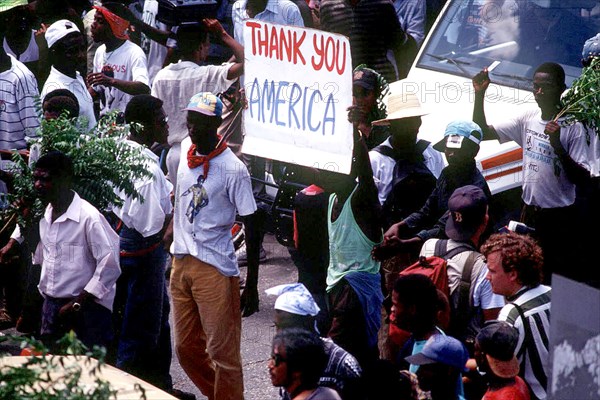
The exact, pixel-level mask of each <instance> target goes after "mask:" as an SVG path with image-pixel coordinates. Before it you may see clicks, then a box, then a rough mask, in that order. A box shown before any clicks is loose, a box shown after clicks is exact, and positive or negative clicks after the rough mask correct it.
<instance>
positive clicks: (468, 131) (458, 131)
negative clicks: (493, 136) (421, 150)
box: [433, 120, 483, 152]
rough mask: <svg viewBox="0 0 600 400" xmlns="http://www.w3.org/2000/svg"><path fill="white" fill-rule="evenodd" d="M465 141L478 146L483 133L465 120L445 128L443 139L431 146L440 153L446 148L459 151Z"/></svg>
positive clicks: (471, 122)
mask: <svg viewBox="0 0 600 400" xmlns="http://www.w3.org/2000/svg"><path fill="white" fill-rule="evenodd" d="M465 139H468V140H470V141H471V142H473V143H474V144H476V145H477V146H479V143H481V140H482V139H483V132H482V131H481V128H480V127H479V125H477V124H476V123H475V122H473V121H467V120H456V121H452V122H450V123H449V124H448V126H447V127H446V132H444V138H443V139H442V140H440V141H439V142H437V143H436V144H435V145H433V148H434V149H436V150H437V151H441V152H443V151H444V150H445V149H446V148H450V149H460V148H461V147H462V145H463V141H464V140H465Z"/></svg>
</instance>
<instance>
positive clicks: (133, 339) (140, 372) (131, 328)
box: [114, 227, 172, 390]
mask: <svg viewBox="0 0 600 400" xmlns="http://www.w3.org/2000/svg"><path fill="white" fill-rule="evenodd" d="M119 236H120V248H121V276H120V277H119V279H118V281H117V294H116V298H115V307H114V308H115V327H116V330H117V331H118V348H117V362H116V365H117V367H118V368H121V369H123V370H124V371H127V372H129V373H131V374H133V375H136V376H137V377H139V378H141V379H144V380H146V381H148V382H149V383H151V384H153V385H155V386H157V387H159V388H161V389H165V390H170V389H171V388H172V381H171V376H170V374H169V369H170V366H171V356H172V349H171V333H170V327H169V309H170V307H169V298H168V294H167V287H166V281H165V263H166V258H167V254H166V252H165V250H164V248H163V246H162V243H160V238H158V237H157V235H155V236H154V237H151V238H144V237H142V235H140V234H139V233H138V232H136V231H135V230H133V229H129V228H127V227H123V229H122V230H121V231H120V234H119ZM157 244H158V245H157ZM148 249H152V250H151V251H147V250H148ZM124 253H126V254H124ZM136 254H137V255H136Z"/></svg>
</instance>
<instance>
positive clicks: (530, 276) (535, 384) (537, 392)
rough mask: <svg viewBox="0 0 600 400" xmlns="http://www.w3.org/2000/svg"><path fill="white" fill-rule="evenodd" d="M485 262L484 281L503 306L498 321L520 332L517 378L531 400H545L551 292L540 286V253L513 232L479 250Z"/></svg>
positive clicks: (527, 239) (532, 242) (493, 238)
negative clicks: (501, 298)
mask: <svg viewBox="0 0 600 400" xmlns="http://www.w3.org/2000/svg"><path fill="white" fill-rule="evenodd" d="M481 253H482V254H483V255H484V256H485V257H486V258H487V264H488V275H487V279H488V280H489V281H490V283H491V284H492V290H493V292H494V293H496V294H500V295H502V296H504V297H505V299H506V305H505V306H504V307H503V308H502V310H501V311H500V315H499V316H498V320H500V321H506V322H508V323H509V324H511V325H513V326H514V327H515V328H517V330H518V331H519V341H518V343H517V348H516V349H515V355H516V356H517V359H518V360H519V363H520V372H519V376H521V378H523V380H525V383H527V386H528V387H529V390H530V394H531V398H532V399H545V398H546V387H547V384H548V372H549V353H548V337H549V334H550V299H551V297H550V292H551V289H550V287H549V286H545V285H542V284H541V283H542V278H543V274H542V266H543V263H544V259H543V257H542V249H541V248H540V246H539V245H538V244H537V242H536V241H535V240H534V239H532V238H531V237H529V236H525V235H519V234H516V233H514V232H509V233H503V234H495V235H492V236H491V237H490V238H489V239H488V240H487V242H485V243H484V244H483V246H482V247H481Z"/></svg>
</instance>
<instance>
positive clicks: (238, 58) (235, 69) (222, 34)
mask: <svg viewBox="0 0 600 400" xmlns="http://www.w3.org/2000/svg"><path fill="white" fill-rule="evenodd" d="M202 23H203V24H204V26H206V29H207V30H208V31H209V32H211V33H213V34H214V35H215V36H218V37H219V38H220V39H221V41H222V42H223V44H225V45H226V46H227V47H229V48H230V49H231V50H232V51H233V58H234V59H235V64H233V65H232V66H231V68H229V71H228V72H227V79H229V80H233V79H236V78H239V77H240V75H242V74H243V73H244V47H243V46H242V45H241V44H239V43H238V42H237V41H236V40H235V39H234V38H232V37H231V35H229V34H228V33H227V31H226V30H225V29H224V28H223V26H222V25H221V23H220V22H219V21H217V20H216V19H212V18H205V19H203V20H202Z"/></svg>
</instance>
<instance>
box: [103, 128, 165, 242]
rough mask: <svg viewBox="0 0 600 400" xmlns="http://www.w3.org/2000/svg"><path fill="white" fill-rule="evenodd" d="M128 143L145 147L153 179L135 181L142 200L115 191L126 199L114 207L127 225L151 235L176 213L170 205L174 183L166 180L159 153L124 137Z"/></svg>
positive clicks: (145, 234)
mask: <svg viewBox="0 0 600 400" xmlns="http://www.w3.org/2000/svg"><path fill="white" fill-rule="evenodd" d="M125 143H127V144H128V145H129V146H131V147H133V148H138V149H139V148H141V149H142V151H143V153H144V155H145V156H146V157H147V158H148V162H147V169H148V171H150V172H151V173H152V178H143V179H138V180H137V181H136V182H135V188H136V190H137V191H138V193H139V194H140V195H141V196H142V197H143V199H144V201H143V202H142V201H140V200H139V199H134V198H132V197H130V196H127V195H126V194H125V192H123V191H118V190H115V193H117V195H118V196H119V197H120V198H121V199H123V205H122V206H121V207H113V212H114V213H115V214H116V215H117V216H118V217H119V218H120V219H121V221H123V223H124V224H125V225H127V227H129V228H131V229H135V230H136V231H137V232H139V233H140V234H141V235H142V236H144V237H149V236H152V235H155V234H157V233H158V232H160V231H161V229H162V228H163V225H164V223H165V218H166V216H167V215H168V214H171V213H172V212H173V205H172V204H171V191H172V190H173V185H172V184H171V182H169V181H167V179H166V178H165V174H164V173H163V172H162V170H161V169H160V166H159V159H158V157H157V156H156V154H154V153H153V152H152V151H150V150H149V149H147V148H145V147H144V146H142V145H140V144H138V143H136V142H133V141H131V140H125Z"/></svg>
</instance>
